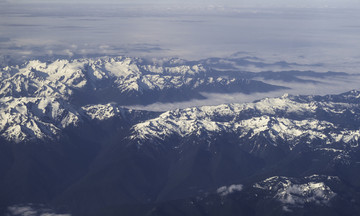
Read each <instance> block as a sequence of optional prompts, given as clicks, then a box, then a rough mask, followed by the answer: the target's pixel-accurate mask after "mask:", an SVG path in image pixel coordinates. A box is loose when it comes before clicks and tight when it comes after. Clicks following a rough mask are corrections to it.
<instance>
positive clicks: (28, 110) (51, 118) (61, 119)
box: [0, 97, 81, 142]
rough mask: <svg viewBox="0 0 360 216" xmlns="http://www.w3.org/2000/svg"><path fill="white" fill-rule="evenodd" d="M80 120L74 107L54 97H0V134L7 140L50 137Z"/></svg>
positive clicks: (19, 140) (15, 140)
mask: <svg viewBox="0 0 360 216" xmlns="http://www.w3.org/2000/svg"><path fill="white" fill-rule="evenodd" d="M80 120H81V119H80V118H79V113H78V112H77V111H76V110H75V109H73V108H72V107H71V106H69V105H68V104H66V103H63V102H61V101H58V100H56V99H54V98H44V97H22V98H13V97H4V98H1V99H0V133H1V136H2V137H4V138H5V139H6V140H8V141H13V142H22V141H25V140H33V139H40V140H44V139H53V138H55V137H57V136H58V135H59V134H60V132H61V130H62V129H64V128H66V127H68V126H70V125H73V126H76V125H77V124H78V123H79V121H80Z"/></svg>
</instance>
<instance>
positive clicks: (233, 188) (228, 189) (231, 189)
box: [216, 184, 243, 196]
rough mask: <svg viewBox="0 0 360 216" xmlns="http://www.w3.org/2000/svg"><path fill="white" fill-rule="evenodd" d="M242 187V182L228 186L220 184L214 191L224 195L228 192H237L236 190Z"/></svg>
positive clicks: (240, 189)
mask: <svg viewBox="0 0 360 216" xmlns="http://www.w3.org/2000/svg"><path fill="white" fill-rule="evenodd" d="M242 189H243V185H242V184H237V185H235V184H234V185H230V186H222V187H220V188H218V189H217V190H216V192H217V193H218V194H220V195H221V196H226V195H228V194H231V193H234V192H237V191H242Z"/></svg>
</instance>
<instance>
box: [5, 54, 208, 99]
mask: <svg viewBox="0 0 360 216" xmlns="http://www.w3.org/2000/svg"><path fill="white" fill-rule="evenodd" d="M204 71H206V69H205V68H204V66H202V65H200V64H199V65H192V66H191V65H174V66H171V65H168V66H159V65H154V64H145V63H143V61H142V60H141V59H138V58H129V57H103V58H95V59H91V58H89V59H75V60H55V61H52V62H41V61H39V60H32V61H29V62H27V63H25V64H24V65H16V66H7V67H6V68H3V69H2V72H1V76H0V81H1V82H0V95H1V96H13V97H21V96H31V97H37V96H47V97H49V96H57V97H61V98H64V99H68V97H69V96H71V95H72V93H73V92H72V90H73V89H82V88H84V87H85V86H87V85H90V86H93V87H94V88H95V89H96V88H97V87H98V86H97V84H96V83H97V82H100V81H104V80H107V81H109V82H110V84H109V85H110V86H111V85H113V86H114V87H117V88H118V89H119V91H120V92H131V91H138V92H141V91H144V90H147V89H164V88H166V86H168V88H169V86H170V87H175V88H176V87H179V86H183V85H188V84H189V81H190V80H187V79H181V78H180V77H182V76H184V75H191V76H193V75H196V74H199V73H203V72H204ZM111 83H112V84H111Z"/></svg>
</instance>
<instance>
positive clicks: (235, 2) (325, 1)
mask: <svg viewBox="0 0 360 216" xmlns="http://www.w3.org/2000/svg"><path fill="white" fill-rule="evenodd" d="M1 1H5V2H11V3H49V2H52V3H81V4H88V3H96V4H105V3H116V4H119V3H137V4H144V3H146V4H154V3H166V4H199V5H209V4H217V5H227V6H237V7H295V8H302V7H316V8H318V7H337V8H339V7H340V8H343V7H345V8H354V7H360V1H358V0H301V1H300V0H147V1H146V0H120V1H119V0H52V1H48V0H1Z"/></svg>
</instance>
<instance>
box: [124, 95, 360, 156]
mask: <svg viewBox="0 0 360 216" xmlns="http://www.w3.org/2000/svg"><path fill="white" fill-rule="evenodd" d="M319 110H321V111H323V112H326V113H328V114H329V115H341V114H342V113H345V112H346V111H350V112H353V113H355V114H356V112H354V110H359V104H347V103H344V102H341V103H337V102H331V101H329V102H322V101H315V100H313V101H311V102H302V101H299V100H298V98H297V97H293V96H286V95H285V96H283V97H280V98H266V99H263V100H260V101H258V102H255V103H247V104H227V105H219V106H203V107H194V108H187V109H183V110H173V111H168V112H165V113H163V114H161V115H160V116H159V117H158V118H155V119H152V120H148V121H145V122H142V123H139V124H137V125H135V126H134V127H133V134H132V135H131V137H130V138H131V139H138V140H148V139H158V140H165V139H166V138H168V137H170V136H172V135H178V136H181V137H186V136H190V135H201V134H202V133H205V134H211V133H215V134H218V133H236V134H237V135H238V137H239V139H241V138H244V139H251V138H252V137H256V136H266V137H267V138H268V139H270V140H271V143H272V144H273V145H276V143H277V141H278V140H279V139H282V140H283V141H286V142H287V143H289V147H290V149H292V148H293V147H294V146H295V145H296V144H297V143H299V142H300V141H301V140H304V139H305V138H306V139H305V140H306V142H308V143H311V142H313V141H319V140H321V142H322V143H323V144H332V143H336V142H338V143H339V142H341V143H347V144H349V146H352V147H357V146H358V142H359V137H360V131H359V130H354V129H352V130H351V129H348V128H343V126H342V125H339V122H336V121H335V120H334V121H333V122H332V119H331V117H330V119H323V118H320V117H319V116H318V115H317V113H318V112H319ZM334 119H335V118H334Z"/></svg>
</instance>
